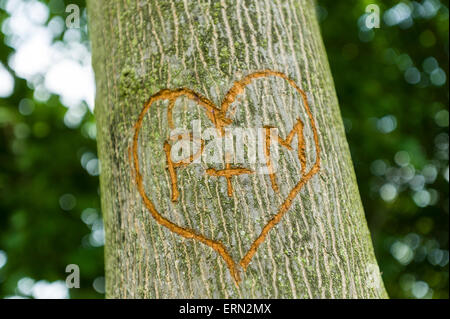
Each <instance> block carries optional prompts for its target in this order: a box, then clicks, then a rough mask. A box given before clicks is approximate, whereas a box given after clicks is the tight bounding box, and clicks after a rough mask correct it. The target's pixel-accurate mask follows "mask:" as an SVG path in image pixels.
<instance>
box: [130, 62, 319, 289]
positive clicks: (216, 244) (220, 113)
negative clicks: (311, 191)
mask: <svg viewBox="0 0 450 319" xmlns="http://www.w3.org/2000/svg"><path fill="white" fill-rule="evenodd" d="M265 77H278V78H281V79H284V80H285V81H287V83H288V84H289V85H290V86H291V87H292V88H294V89H295V90H296V91H297V92H298V93H299V94H300V96H301V97H302V100H303V105H304V109H305V111H306V114H307V117H308V119H309V121H310V127H311V129H312V133H313V140H314V144H315V163H314V165H313V166H312V167H311V169H309V171H306V157H305V142H304V138H303V123H302V122H301V120H300V119H298V121H297V123H296V124H295V125H294V127H293V129H292V130H291V132H290V133H289V134H288V136H287V137H286V139H284V140H283V139H281V138H278V139H279V140H278V142H279V144H280V145H282V146H284V147H286V148H288V149H292V147H291V142H292V140H293V138H294V135H297V138H298V149H297V152H298V157H299V160H300V163H301V177H300V179H299V180H298V181H296V183H295V186H294V187H293V188H292V189H291V190H290V191H289V192H288V195H287V197H286V198H285V200H284V202H283V204H282V205H281V206H280V207H279V208H278V211H277V212H276V214H275V215H274V216H273V217H272V218H271V219H270V220H269V221H268V222H267V223H266V224H265V225H264V227H263V228H262V230H261V232H260V234H259V236H258V237H257V238H256V239H255V240H254V241H253V242H252V244H251V245H250V248H249V249H248V251H247V252H246V253H245V255H244V257H243V258H242V259H241V260H240V261H239V262H236V261H235V260H233V258H232V256H231V254H230V253H229V251H228V250H227V248H226V247H225V245H224V244H223V243H222V242H221V241H219V240H215V239H213V238H208V237H207V236H205V235H202V234H200V233H199V232H197V231H194V230H193V229H190V228H187V227H182V226H180V225H178V224H177V223H175V222H173V221H171V220H169V219H168V218H166V217H164V216H163V215H161V213H160V212H159V211H158V210H157V209H156V207H155V205H154V203H153V202H152V200H150V198H149V196H148V195H147V193H146V191H145V187H144V182H143V178H142V174H141V171H140V163H139V158H138V138H139V132H140V130H141V128H142V123H143V120H144V117H145V115H146V113H147V112H148V110H149V109H150V107H151V106H152V104H154V103H155V102H157V101H162V100H168V101H169V105H168V113H167V119H168V122H169V126H173V120H172V108H173V106H174V103H175V101H176V100H177V99H178V98H179V97H185V98H187V99H189V100H191V101H194V102H196V103H197V104H198V105H200V106H201V107H203V108H204V109H205V110H206V115H207V116H208V118H209V119H210V120H211V122H212V123H213V124H214V126H215V127H216V128H217V129H218V130H219V131H220V132H223V130H224V128H225V127H226V126H227V125H230V124H231V123H232V120H231V119H229V118H227V117H226V115H227V111H228V109H229V107H230V106H231V104H233V103H234V102H235V101H236V99H237V97H238V95H240V94H242V93H243V92H244V90H245V88H246V86H248V85H249V84H251V83H252V82H253V81H254V80H256V79H258V78H265ZM266 128H268V127H266ZM267 145H270V143H269V144H267V143H266V149H265V152H266V155H267V156H270V146H267ZM165 146H166V145H165ZM130 151H131V154H130V155H132V159H131V160H132V162H133V168H134V171H133V175H134V177H135V182H136V185H137V189H138V192H139V194H140V196H141V197H142V200H143V203H144V205H145V207H146V208H147V209H148V210H149V212H150V213H151V215H152V217H153V218H154V219H155V221H156V222H157V223H159V224H160V225H162V226H164V227H166V228H168V229H169V230H170V231H172V232H174V233H176V234H178V235H180V236H182V237H184V238H187V239H194V240H198V241H199V242H201V243H203V244H205V245H207V246H209V247H211V248H212V249H214V250H215V251H216V252H217V253H218V254H219V255H220V256H221V257H222V258H223V260H224V261H225V263H226V265H227V267H228V269H229V271H230V274H231V276H232V277H233V278H234V280H235V282H236V284H239V282H240V280H241V278H240V270H239V267H238V266H240V267H242V269H243V271H245V270H246V269H247V267H248V265H249V263H250V262H251V260H252V258H253V256H254V255H255V253H256V251H257V249H258V247H259V246H260V245H261V244H262V243H263V242H264V240H265V239H266V237H267V235H268V233H269V232H270V230H271V229H272V228H274V226H275V225H277V224H278V223H279V222H280V221H281V219H282V218H283V216H284V215H285V214H286V212H287V211H288V210H289V209H290V207H291V205H292V202H293V200H294V199H295V197H296V196H297V194H298V193H299V192H300V190H301V189H302V187H303V185H305V183H306V182H308V181H309V180H310V179H311V178H312V177H313V176H314V175H315V174H316V173H317V172H318V171H319V170H320V148H319V138H318V133H317V128H316V124H315V121H314V118H313V115H312V113H311V110H310V108H309V105H308V99H307V96H306V94H305V92H304V91H303V90H302V89H300V87H299V86H298V85H297V84H296V83H295V82H294V81H293V80H292V79H290V78H289V77H288V76H287V75H285V74H284V73H282V72H277V71H272V70H262V71H257V72H254V73H251V74H249V75H247V76H245V77H244V78H242V79H241V80H239V81H236V82H234V84H233V86H232V87H231V88H230V89H229V90H228V92H227V93H226V94H225V97H224V98H223V100H222V102H221V104H220V107H217V106H216V105H215V104H214V103H213V102H212V101H211V100H209V99H208V98H206V97H205V96H203V95H201V94H199V93H197V92H195V91H193V90H191V89H188V88H178V89H162V90H160V91H158V92H157V93H155V94H154V95H152V96H151V97H150V98H149V100H148V101H147V102H146V103H145V105H144V107H143V109H142V111H141V113H140V114H139V118H138V120H137V122H136V124H135V126H134V136H133V143H132V147H131V149H130ZM194 156H195V155H194ZM167 160H168V162H170V160H169V157H167ZM191 160H192V158H191ZM168 164H170V163H168ZM172 165H173V163H172ZM227 165H228V164H227ZM169 166H170V165H169ZM269 169H270V166H269ZM169 170H170V167H169ZM235 170H236V169H235ZM237 170H239V169H237ZM241 170H242V169H241ZM207 171H208V174H209V175H215V176H225V177H227V181H228V182H229V184H228V185H229V187H230V185H231V182H230V180H229V177H230V176H226V175H227V174H231V175H232V174H233V172H235V171H233V170H232V169H230V167H229V166H227V169H225V170H223V172H222V173H221V172H219V171H216V170H214V169H208V170H207ZM247 171H248V170H247ZM241 173H242V172H241ZM244 173H245V172H244ZM172 174H173V172H172ZM221 174H222V175H221ZM236 174H237V173H236ZM269 174H270V178H271V182H272V187H273V189H274V191H278V186H277V184H276V178H275V175H274V174H273V173H270V172H269ZM176 192H177V190H176V185H175V187H174V183H172V200H176V197H177V195H176ZM229 195H230V188H229Z"/></svg>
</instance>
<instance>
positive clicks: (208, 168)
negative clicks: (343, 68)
mask: <svg viewBox="0 0 450 319" xmlns="http://www.w3.org/2000/svg"><path fill="white" fill-rule="evenodd" d="M88 12H89V24H90V34H91V40H92V51H93V65H94V69H95V74H96V83H97V99H96V108H95V114H96V118H97V130H98V151H99V158H100V162H101V178H100V182H101V201H102V210H103V214H104V222H105V231H106V242H105V264H106V294H107V297H110V298H380V297H381V298H384V297H387V295H386V292H385V289H384V286H383V283H382V280H381V275H380V272H379V269H378V266H377V262H376V260H375V256H374V253H373V248H372V243H371V238H370V234H369V232H368V229H367V224H366V220H365V216H364V211H363V207H362V204H361V200H360V196H359V192H358V188H357V184H356V179H355V174H354V171H353V166H352V162H351V158H350V153H349V149H348V145H347V142H346V138H345V132H344V129H343V125H342V120H341V116H340V113H339V107H338V102H337V98H336V94H335V89H334V86H333V81H332V76H331V73H330V69H329V66H328V62H327V57H326V53H325V50H324V46H323V43H322V39H321V35H320V30H319V26H318V22H317V18H316V13H315V4H314V2H313V1H310V0H287V1H283V0H278V1H269V0H266V1H264V0H256V1H244V0H240V1H239V0H237V1H225V0H222V1H211V0H209V1H207V0H201V1H188V0H184V1H179V0H170V1H144V0H136V1H126V0H122V1H106V0H90V1H88ZM195 120H196V121H197V122H195ZM198 121H200V122H198ZM195 123H197V124H195ZM196 125H198V126H196ZM211 127H212V128H214V129H213V130H210V131H209V134H210V135H214V134H216V139H215V140H214V139H213V138H212V137H211V136H210V138H209V139H208V137H205V136H206V135H207V134H206V133H205V130H206V131H207V128H211ZM269 127H273V128H276V129H277V130H272V131H270V132H275V133H277V134H278V137H276V135H271V134H269ZM176 128H178V129H181V128H183V129H185V130H184V131H180V130H178V132H182V133H179V134H178V135H179V136H178V135H176V134H175V135H174V129H176ZM196 128H197V129H198V128H199V129H200V131H201V132H203V133H202V135H201V137H200V138H198V137H197V138H196V137H193V134H195V132H194V131H195V130H196ZM232 128H240V129H241V130H242V131H245V129H246V128H254V130H253V131H251V130H247V131H245V132H253V133H254V135H251V134H250V133H249V134H250V135H249V136H247V139H244V144H242V145H240V146H238V145H239V144H238V142H237V138H236V143H235V144H236V145H234V148H229V149H225V150H223V147H222V149H220V147H219V146H220V143H219V142H220V141H225V140H226V138H227V136H228V137H229V136H230V135H229V134H230V132H232V133H231V134H237V133H236V132H240V131H239V129H235V130H231V129H232ZM205 134H206V135H205ZM171 136H172V137H171ZM174 136H175V137H174ZM252 136H253V137H255V138H254V139H252V138H251V137H252ZM177 138H184V140H183V141H185V143H184V144H183V143H181V144H179V145H182V146H183V145H184V147H187V146H188V145H190V147H191V148H192V149H194V148H196V149H197V150H196V151H195V152H194V151H192V152H191V153H189V154H190V156H188V157H183V158H184V161H180V160H178V161H177V160H174V157H173V156H174V152H173V151H172V149H173V148H174V147H175V145H176V143H177ZM221 138H222V139H221ZM211 141H213V142H215V143H216V144H211V143H212V142H211ZM229 141H230V140H229ZM233 141H234V139H233ZM252 141H254V142H256V143H257V144H256V145H257V146H256V151H255V149H252V146H251V142H252ZM178 142H179V141H178ZM226 143H227V142H226V141H225V143H224V145H227V144H226ZM214 145H216V146H217V147H216V148H214ZM228 145H229V144H228ZM222 146H223V145H222ZM225 148H226V146H225ZM182 149H183V148H182ZM233 150H234V151H233ZM252 150H253V151H255V152H256V153H257V158H258V161H257V163H253V162H251V160H250V159H251V158H252V157H251V155H252ZM239 151H242V152H244V153H245V154H247V155H244V158H243V159H242V158H241V159H240V161H239V160H237V159H236V158H237V156H236V154H237V153H238V152H239ZM233 152H234V153H233ZM175 153H176V152H175ZM183 154H185V153H183ZM186 154H187V153H186ZM276 155H278V156H276ZM208 156H210V158H208ZM211 158H213V159H214V160H215V162H213V161H212V160H211ZM208 160H209V161H208ZM261 168H264V169H261Z"/></svg>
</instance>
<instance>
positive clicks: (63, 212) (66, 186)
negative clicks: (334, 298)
mask: <svg viewBox="0 0 450 319" xmlns="http://www.w3.org/2000/svg"><path fill="white" fill-rule="evenodd" d="M8 1H13V0H0V25H1V26H2V29H1V30H2V32H0V62H1V63H2V64H3V66H4V67H5V68H6V69H7V70H8V71H9V72H10V74H11V75H13V77H14V91H13V92H12V94H11V95H10V96H7V97H4V98H0V297H12V296H16V297H17V296H21V297H37V296H38V295H36V293H34V292H33V291H34V290H33V287H35V286H36V285H38V284H42V283H44V284H47V285H50V283H55V282H59V283H64V280H65V277H66V275H67V274H66V273H65V267H66V265H68V264H78V265H79V266H80V270H81V288H79V289H70V292H69V294H70V297H71V298H102V297H104V295H103V291H104V287H103V282H104V279H103V276H104V273H103V272H104V270H103V268H104V265H103V246H102V245H103V244H102V240H101V236H102V231H103V229H102V224H101V213H100V201H99V195H98V169H97V167H96V165H97V164H98V162H96V160H97V158H96V142H95V122H94V120H95V119H94V117H93V115H92V113H91V112H90V111H89V110H88V109H87V107H86V105H81V106H79V108H78V109H79V110H81V111H80V112H81V115H80V116H79V121H75V123H73V121H72V122H71V121H68V116H69V115H70V114H68V109H67V107H66V106H65V105H64V104H63V103H62V102H61V99H60V98H59V96H58V95H56V94H53V93H52V92H46V94H43V93H42V92H41V91H42V86H40V84H42V83H44V77H43V76H41V78H39V77H38V78H37V79H33V81H30V80H25V79H23V78H21V77H19V76H18V75H17V74H16V72H15V70H14V68H13V67H12V66H11V64H10V58H11V56H12V55H13V54H14V53H15V49H14V46H13V45H11V43H12V42H11V34H10V31H9V30H8V28H7V26H6V25H7V22H6V21H7V20H8V18H9V13H8V12H7V11H6V10H5V8H6V4H7V2H8ZM21 1H23V0H21ZM33 1H37V0H33ZM41 2H42V3H44V4H45V5H46V6H47V7H48V9H49V13H50V14H49V17H48V19H47V21H46V22H45V23H46V24H47V23H48V22H50V21H51V20H52V19H53V18H55V17H58V16H59V17H61V18H62V19H65V18H66V15H67V13H65V8H66V5H68V4H69V1H63V0H50V1H41ZM70 3H74V4H77V5H79V7H80V8H81V12H82V13H83V15H82V19H81V39H79V42H80V43H81V44H83V45H85V46H87V47H89V43H88V35H87V31H86V30H87V29H86V28H85V25H86V15H85V10H84V7H85V3H84V1H73V0H71V1H70ZM369 4H377V5H378V6H379V8H380V15H381V21H380V28H374V29H368V28H367V27H366V26H365V21H366V18H367V15H365V8H366V6H367V5H369ZM407 8H409V15H408V14H406V15H405V12H408V9H407ZM434 9H436V10H434ZM405 10H406V11H405ZM433 10H434V11H433ZM318 16H319V19H320V23H321V27H322V33H323V40H324V43H325V46H326V49H327V53H328V58H329V61H330V66H331V69H332V72H333V76H334V81H335V85H336V89H337V93H338V97H339V100H340V106H341V111H342V116H343V119H344V123H345V126H346V132H347V137H348V141H349V144H350V149H351V152H352V158H353V161H354V165H355V170H356V175H357V178H358V184H359V189H360V193H361V197H362V200H363V204H364V208H365V212H366V216H367V219H368V222H369V227H370V230H371V233H372V237H373V241H374V246H375V251H376V255H377V258H378V261H379V265H380V268H381V271H382V272H383V279H384V282H385V285H386V288H387V290H388V292H389V294H390V296H391V297H393V298H448V281H449V278H448V267H449V266H448V260H449V254H448V239H449V235H448V228H449V220H448V215H449V211H448V205H449V201H448V200H449V199H448V198H449V185H448V98H449V96H448V76H449V75H448V58H449V55H448V54H449V46H448V27H449V20H448V16H449V14H448V2H446V1H441V2H439V1H438V0H423V1H417V2H416V1H401V2H400V1H375V0H371V1H332V0H328V1H319V4H318ZM405 17H406V18H405ZM66 32H67V29H64V30H62V32H61V33H60V34H59V35H57V36H55V38H54V40H53V41H54V42H61V43H63V44H64V43H65V42H67V37H65V34H66ZM0 85H2V83H0ZM74 89H76V88H74ZM44 91H45V90H44Z"/></svg>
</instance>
